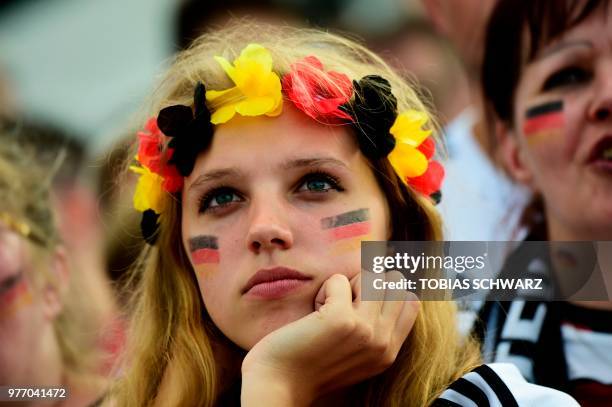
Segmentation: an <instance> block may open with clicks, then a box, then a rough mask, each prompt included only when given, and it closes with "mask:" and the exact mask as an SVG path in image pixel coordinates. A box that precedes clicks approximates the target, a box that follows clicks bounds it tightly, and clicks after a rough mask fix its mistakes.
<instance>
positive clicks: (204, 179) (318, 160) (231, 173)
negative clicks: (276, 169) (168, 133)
mask: <svg viewBox="0 0 612 407" xmlns="http://www.w3.org/2000/svg"><path fill="white" fill-rule="evenodd" d="M322 165H333V166H337V167H343V168H348V167H347V165H346V164H345V163H343V162H342V161H340V160H338V159H336V158H331V157H312V158H297V159H290V160H287V161H286V162H284V163H282V164H281V165H280V169H281V170H282V171H288V170H293V169H296V168H304V167H318V166H322ZM244 175H245V173H244V172H242V171H241V170H239V169H238V168H236V167H230V168H220V169H218V170H212V171H208V172H206V173H204V174H202V175H200V176H199V177H198V178H196V180H195V181H194V182H193V183H192V184H191V185H190V186H189V190H191V189H194V188H197V187H199V186H201V185H203V184H206V183H209V182H214V181H218V180H220V179H223V178H241V177H243V176H244Z"/></svg>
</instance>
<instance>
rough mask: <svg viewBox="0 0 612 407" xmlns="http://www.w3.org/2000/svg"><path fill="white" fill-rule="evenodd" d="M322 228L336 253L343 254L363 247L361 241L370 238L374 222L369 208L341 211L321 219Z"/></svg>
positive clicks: (333, 251)
mask: <svg viewBox="0 0 612 407" xmlns="http://www.w3.org/2000/svg"><path fill="white" fill-rule="evenodd" d="M321 228H322V229H324V230H326V231H327V233H328V235H327V238H328V240H329V242H330V243H332V244H331V246H330V249H331V251H332V253H334V254H342V253H344V252H347V251H353V250H356V249H359V248H361V242H362V241H363V240H368V239H369V238H370V237H369V233H370V230H371V229H372V224H371V223H370V211H369V209H367V208H362V209H357V210H355V211H350V212H345V213H341V214H339V215H336V216H330V217H328V218H323V219H321Z"/></svg>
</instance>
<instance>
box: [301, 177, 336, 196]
mask: <svg viewBox="0 0 612 407" xmlns="http://www.w3.org/2000/svg"><path fill="white" fill-rule="evenodd" d="M331 190H336V191H344V189H343V188H342V187H341V186H340V182H339V181H338V180H337V179H336V178H335V177H333V176H331V175H329V174H325V173H312V174H308V175H307V176H306V177H304V179H303V180H302V183H301V184H300V187H299V188H298V191H299V192H314V193H322V192H329V191H331Z"/></svg>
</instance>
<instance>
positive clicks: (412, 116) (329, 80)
mask: <svg viewBox="0 0 612 407" xmlns="http://www.w3.org/2000/svg"><path fill="white" fill-rule="evenodd" d="M215 60H216V61H217V62H218V63H219V65H221V67H222V68H223V70H224V71H225V73H226V74H227V76H228V77H229V78H230V79H231V80H232V82H233V83H234V86H233V87H231V88H229V89H225V90H208V91H206V89H205V88H204V85H203V84H202V83H198V84H197V86H196V88H195V91H194V97H193V99H194V101H193V108H192V107H190V106H185V105H174V106H169V107H166V108H164V109H162V110H161V111H160V112H159V114H158V116H157V118H151V119H149V121H148V122H147V123H146V125H145V129H144V131H141V132H139V133H138V140H139V145H138V154H137V156H136V159H137V161H138V162H139V163H140V166H132V167H130V168H131V169H132V170H133V171H134V172H136V173H138V174H140V178H139V180H138V183H137V185H136V191H135V194H134V207H135V208H136V209H137V210H139V211H140V212H142V213H143V216H142V221H141V229H142V233H143V236H144V238H145V240H146V241H147V242H148V243H150V244H154V243H155V239H156V236H157V229H158V225H159V217H160V215H161V214H162V213H163V212H164V210H165V209H166V205H167V200H166V199H164V195H165V194H166V193H171V194H172V193H175V192H178V191H179V190H180V189H181V188H182V186H183V178H184V177H187V176H188V175H189V174H190V173H191V171H192V170H193V166H194V164H195V160H196V158H197V156H198V154H199V153H200V152H202V151H203V150H205V149H207V148H208V146H209V145H210V143H211V141H212V137H213V132H214V128H213V125H219V124H222V123H225V122H227V121H229V120H231V119H232V117H234V116H235V115H236V114H239V115H241V116H260V115H266V116H271V117H273V116H278V115H279V114H280V113H281V111H282V107H283V93H284V94H285V95H286V97H287V98H288V99H289V100H290V101H291V102H292V103H293V104H294V105H295V106H296V107H297V108H298V109H300V110H301V111H302V112H304V113H305V114H306V115H308V116H310V117H311V118H313V119H315V120H317V121H319V122H322V123H326V124H350V125H351V126H352V127H353V129H354V130H355V133H356V135H357V140H358V143H359V147H360V149H361V151H362V153H363V154H364V155H365V156H366V157H368V158H370V159H374V160H376V159H382V158H384V157H387V159H388V160H389V162H390V163H391V166H392V167H393V169H394V170H395V172H396V173H397V175H398V176H399V178H400V179H401V180H402V182H403V183H404V184H405V185H407V186H409V187H410V188H412V189H413V190H415V191H417V192H419V193H420V194H422V195H425V196H428V197H431V198H432V199H433V200H434V202H436V203H438V202H439V201H440V198H441V195H440V185H441V183H442V179H443V178H444V168H443V167H442V166H441V165H440V163H438V162H437V161H434V160H433V159H432V157H433V155H434V153H435V143H434V141H433V139H432V138H431V137H430V135H431V130H426V129H423V127H424V126H425V124H426V123H427V121H428V119H429V118H428V116H427V114H426V113H425V112H421V111H417V110H407V111H405V112H402V113H399V114H398V112H397V99H396V98H395V96H394V95H393V93H392V92H391V85H390V83H389V82H388V81H387V80H386V79H384V78H382V77H380V76H377V75H368V76H365V77H363V78H361V79H360V80H359V81H352V82H351V80H350V79H349V78H348V76H346V75H345V74H342V73H339V72H334V71H324V69H323V64H322V63H321V62H320V61H319V60H318V59H317V58H316V57H314V56H308V57H306V58H304V59H302V60H301V61H298V62H296V63H294V64H292V65H291V70H290V71H289V72H288V73H287V74H285V75H284V76H283V78H282V81H281V79H280V78H279V76H278V75H277V74H276V73H275V72H274V71H273V70H272V66H273V61H272V57H271V55H270V53H269V51H268V50H266V49H265V48H264V47H262V46H261V45H258V44H249V45H248V46H247V47H246V48H244V49H243V50H242V52H241V53H240V55H239V56H238V58H236V60H234V62H233V64H231V63H230V62H229V61H227V60H226V59H225V58H222V57H215ZM351 98H352V100H351ZM209 109H210V110H209ZM211 112H212V113H211Z"/></svg>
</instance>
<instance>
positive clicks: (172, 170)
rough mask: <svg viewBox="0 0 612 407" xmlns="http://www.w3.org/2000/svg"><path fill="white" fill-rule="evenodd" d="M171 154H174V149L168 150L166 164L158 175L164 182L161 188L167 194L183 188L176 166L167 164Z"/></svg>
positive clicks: (181, 177) (181, 178)
mask: <svg viewBox="0 0 612 407" xmlns="http://www.w3.org/2000/svg"><path fill="white" fill-rule="evenodd" d="M172 154H174V149H173V148H169V149H168V159H167V160H166V164H165V165H164V166H163V167H162V171H161V172H160V175H161V176H162V177H163V179H164V182H163V184H162V187H163V188H164V189H165V190H166V191H167V192H169V193H171V194H172V193H175V192H177V191H179V190H180V189H181V188H183V181H184V178H183V176H182V175H181V174H180V173H179V171H178V168H176V165H170V164H167V162H168V160H170V158H172Z"/></svg>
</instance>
